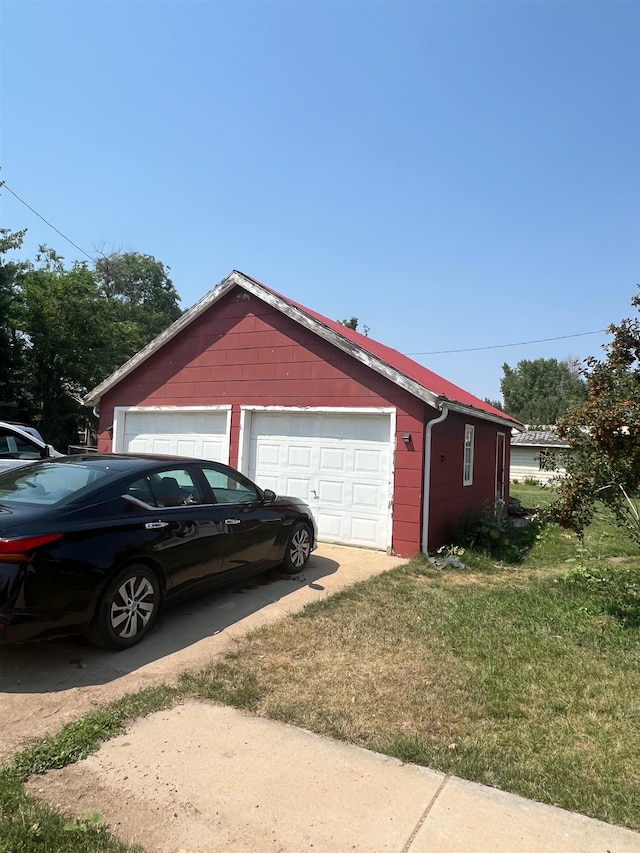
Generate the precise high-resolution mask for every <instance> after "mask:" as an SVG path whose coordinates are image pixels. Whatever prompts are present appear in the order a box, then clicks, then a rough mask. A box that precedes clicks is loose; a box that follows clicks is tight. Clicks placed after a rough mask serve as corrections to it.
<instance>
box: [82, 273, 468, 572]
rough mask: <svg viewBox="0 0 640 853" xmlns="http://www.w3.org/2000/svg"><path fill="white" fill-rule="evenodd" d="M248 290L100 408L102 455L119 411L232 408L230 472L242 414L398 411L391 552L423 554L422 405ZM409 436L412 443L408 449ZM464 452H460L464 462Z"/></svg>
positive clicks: (215, 309)
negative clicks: (273, 408)
mask: <svg viewBox="0 0 640 853" xmlns="http://www.w3.org/2000/svg"><path fill="white" fill-rule="evenodd" d="M246 296H247V295H246V292H245V291H239V290H233V291H231V292H229V293H228V294H227V295H226V296H225V297H224V298H223V299H221V300H220V301H219V302H217V303H216V304H215V305H214V306H212V308H211V309H210V310H209V311H207V312H205V313H204V314H202V315H201V316H200V317H198V318H197V319H196V320H194V321H193V323H191V324H190V325H189V327H188V328H187V329H186V330H185V331H184V332H182V333H181V334H179V335H178V336H177V337H176V338H174V339H173V340H171V341H169V342H168V343H167V344H165V346H164V347H162V348H161V349H160V350H159V351H158V352H157V353H155V354H154V355H153V356H152V357H151V358H149V359H148V360H147V361H146V362H144V363H143V364H142V365H141V366H140V367H139V368H138V369H137V370H135V371H134V372H133V373H131V374H129V375H128V376H126V377H125V378H124V379H123V380H122V381H121V382H120V383H118V385H116V386H115V387H114V388H112V389H111V391H109V392H108V393H107V394H105V396H104V397H103V398H102V400H101V403H100V430H101V432H100V436H99V440H98V446H99V448H100V449H101V450H107V451H108V450H111V438H110V436H109V433H108V432H107V429H108V428H109V427H110V426H111V424H112V422H113V409H114V406H186V405H190V406H198V405H215V404H221V403H225V404H231V405H232V419H231V457H230V463H231V465H237V460H238V447H239V427H240V407H241V406H242V405H279V406H318V407H322V406H338V407H353V408H358V407H365V406H367V407H395V408H396V410H397V422H396V427H397V433H396V455H395V468H396V479H395V485H394V507H393V517H394V523H393V549H394V551H395V553H397V554H400V555H402V556H412V555H413V554H416V553H418V552H419V551H420V538H421V523H422V518H421V516H422V512H421V505H422V487H423V452H424V435H423V422H424V404H423V403H422V402H421V401H419V400H417V399H416V398H415V397H413V396H412V395H411V394H409V393H407V392H406V391H404V390H402V389H401V388H399V387H398V386H396V385H395V384H394V383H392V382H390V381H389V380H387V379H385V378H383V377H382V376H380V375H379V374H377V373H376V372H375V371H373V370H371V369H370V368H368V367H367V366H366V365H363V364H361V363H360V362H358V361H356V360H355V359H353V358H351V357H350V356H348V355H346V354H345V353H343V352H341V351H340V350H338V349H337V348H336V347H334V346H332V345H331V344H329V343H327V342H326V341H324V340H323V339H322V338H319V337H318V336H317V335H315V334H313V333H312V332H309V331H308V330H306V329H305V328H303V327H302V326H300V325H299V324H298V323H296V322H294V321H293V320H290V319H289V318H288V317H287V316H285V315H284V314H282V313H281V312H279V311H277V310H275V309H273V308H271V307H270V306H269V305H267V304H266V303H264V302H263V301H262V300H260V299H257V298H255V297H253V296H252V297H250V298H249V299H247V298H246ZM404 433H410V434H411V437H412V440H411V442H410V443H408V444H407V443H405V442H404V441H403V440H402V435H403V434H404ZM459 452H460V451H459V448H458V453H459Z"/></svg>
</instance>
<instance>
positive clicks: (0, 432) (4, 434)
mask: <svg viewBox="0 0 640 853" xmlns="http://www.w3.org/2000/svg"><path fill="white" fill-rule="evenodd" d="M0 457H2V458H3V459H40V458H41V453H40V448H39V447H36V445H35V444H31V442H29V441H27V440H26V439H25V438H22V436H20V435H16V434H15V433H14V432H11V431H10V430H8V429H5V428H0Z"/></svg>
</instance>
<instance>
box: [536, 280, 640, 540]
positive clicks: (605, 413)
mask: <svg viewBox="0 0 640 853" xmlns="http://www.w3.org/2000/svg"><path fill="white" fill-rule="evenodd" d="M638 287H639V288H640V285H639V286H638ZM631 304H632V306H633V307H635V308H636V309H637V310H638V311H639V312H640V294H638V295H636V296H635V297H634V298H633V299H632V300H631ZM608 331H609V333H610V334H611V335H613V340H612V341H611V343H609V344H607V345H606V346H605V347H604V349H605V351H606V358H605V359H604V360H597V359H595V358H589V359H587V360H586V362H585V367H584V371H583V372H584V375H585V377H586V386H587V395H586V401H585V403H584V404H583V405H582V406H580V407H579V408H576V409H574V410H572V411H571V412H569V413H568V414H566V415H565V416H564V417H562V418H561V419H560V421H559V423H558V430H559V433H560V435H561V436H562V437H564V438H566V439H567V440H568V442H569V444H570V447H571V450H570V452H569V455H568V458H567V460H566V467H567V477H566V478H561V479H560V481H559V499H558V501H557V502H556V503H555V504H554V506H553V507H552V517H553V518H554V519H555V520H556V521H558V522H559V523H560V524H561V525H562V526H564V527H566V528H569V529H571V530H574V531H575V532H576V533H577V534H578V535H582V532H583V530H584V528H585V527H586V526H587V524H589V522H590V521H591V520H592V518H593V515H594V512H595V511H596V508H597V507H598V505H602V504H604V506H606V507H607V508H608V509H609V510H610V511H611V512H612V513H613V515H614V517H615V519H616V521H617V523H618V525H619V526H620V527H622V528H623V529H625V530H626V531H627V533H628V534H629V535H630V536H631V537H632V539H633V540H634V541H635V542H636V543H637V544H638V545H640V504H639V502H638V493H639V491H640V322H639V320H638V318H637V317H636V318H630V319H626V320H622V321H621V322H620V323H619V324H618V325H611V326H609V329H608Z"/></svg>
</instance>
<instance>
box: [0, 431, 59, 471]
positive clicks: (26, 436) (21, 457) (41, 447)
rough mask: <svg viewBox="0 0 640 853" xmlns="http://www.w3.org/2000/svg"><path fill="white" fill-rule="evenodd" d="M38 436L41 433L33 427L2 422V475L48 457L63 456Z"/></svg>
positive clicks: (0, 432)
mask: <svg viewBox="0 0 640 853" xmlns="http://www.w3.org/2000/svg"><path fill="white" fill-rule="evenodd" d="M38 436H40V433H39V432H38V431H37V430H35V429H33V427H27V428H25V427H22V426H18V425H17V424H9V423H6V422H4V421H0V473H1V472H2V471H6V470H7V469H8V468H17V467H18V466H19V465H28V464H29V462H36V461H37V460H38V459H46V458H47V457H48V456H62V453H58V451H57V450H56V449H55V448H54V447H53V446H52V445H51V444H45V442H44V441H43V440H42V436H40V437H39V438H38Z"/></svg>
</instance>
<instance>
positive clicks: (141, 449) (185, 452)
mask: <svg viewBox="0 0 640 853" xmlns="http://www.w3.org/2000/svg"><path fill="white" fill-rule="evenodd" d="M227 422H228V412H227V411H206V412H204V411H193V410H191V411H189V410H185V411H179V410H178V411H176V410H164V411H163V410H161V409H149V410H129V411H126V410H125V411H120V412H116V426H115V429H114V433H115V434H114V448H115V450H116V452H118V451H124V452H125V453H170V454H178V455H180V456H194V457H196V458H199V459H211V460H213V461H215V462H225V463H226V462H228V461H229V438H228V427H227Z"/></svg>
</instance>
